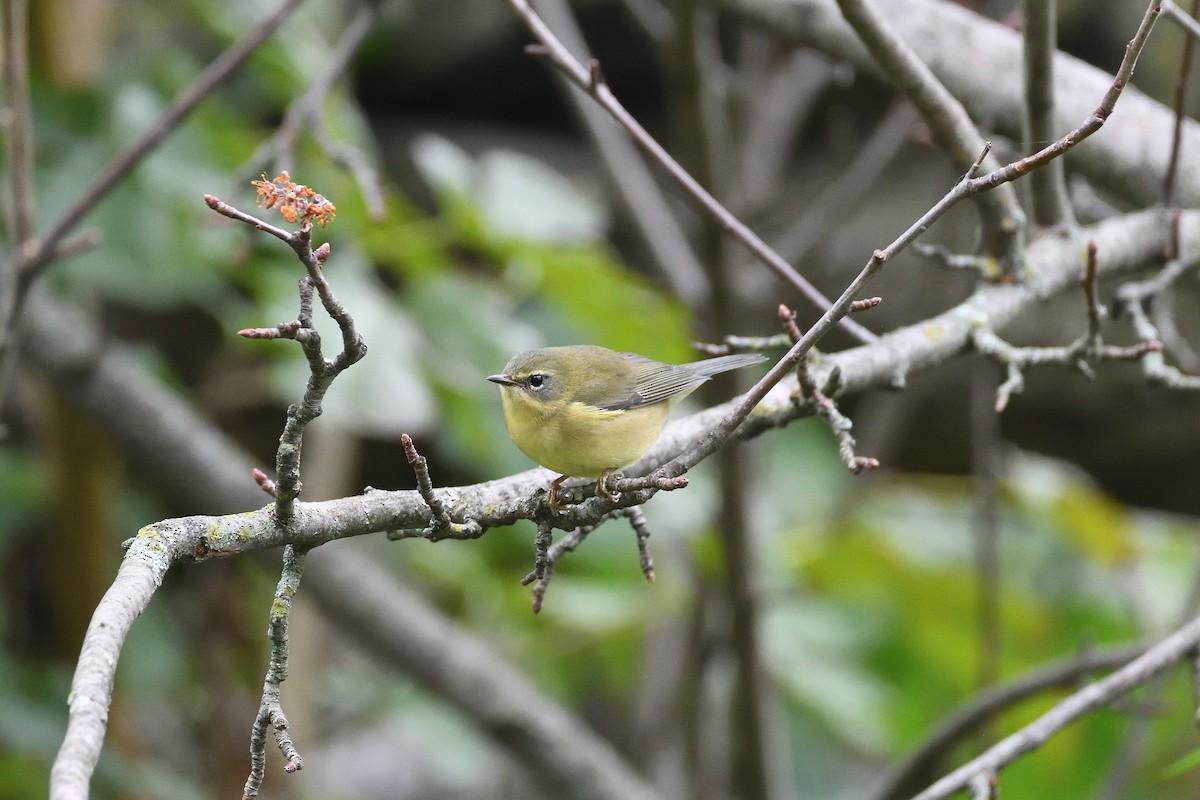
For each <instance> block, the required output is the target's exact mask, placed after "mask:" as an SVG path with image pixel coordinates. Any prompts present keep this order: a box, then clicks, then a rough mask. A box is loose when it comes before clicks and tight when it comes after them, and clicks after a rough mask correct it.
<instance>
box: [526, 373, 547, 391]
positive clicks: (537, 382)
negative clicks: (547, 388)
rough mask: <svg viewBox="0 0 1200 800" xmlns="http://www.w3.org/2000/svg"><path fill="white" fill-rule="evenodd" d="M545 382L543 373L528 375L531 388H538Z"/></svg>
mask: <svg viewBox="0 0 1200 800" xmlns="http://www.w3.org/2000/svg"><path fill="white" fill-rule="evenodd" d="M545 383H546V376H545V375H541V374H538V375H530V376H529V388H531V389H540V388H542V386H543V385H544V384H545Z"/></svg>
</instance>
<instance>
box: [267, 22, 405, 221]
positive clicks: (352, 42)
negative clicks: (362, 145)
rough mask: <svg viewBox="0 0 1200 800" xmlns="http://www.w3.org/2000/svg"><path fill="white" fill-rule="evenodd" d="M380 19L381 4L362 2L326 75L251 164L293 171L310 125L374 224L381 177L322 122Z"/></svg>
mask: <svg viewBox="0 0 1200 800" xmlns="http://www.w3.org/2000/svg"><path fill="white" fill-rule="evenodd" d="M378 16H379V4H378V3H377V2H373V1H372V0H362V2H360V3H359V5H358V10H357V11H356V12H355V13H354V16H353V17H351V18H350V21H349V22H348V23H347V24H346V28H345V30H343V31H342V34H341V37H340V38H339V39H338V41H337V42H336V43H335V44H334V45H333V47H332V48H331V49H330V50H329V53H328V58H327V59H326V61H325V63H324V65H323V67H322V70H321V73H320V74H319V75H318V76H317V77H316V78H315V79H314V80H313V81H312V82H311V83H310V84H309V85H308V88H306V89H305V90H304V92H303V93H302V94H300V96H298V97H297V98H296V99H295V100H293V101H292V103H291V105H290V106H288V109H287V111H286V112H285V113H284V115H283V120H282V121H281V122H280V123H279V127H278V128H276V129H275V133H274V134H273V135H272V136H271V137H270V138H269V139H267V140H266V141H264V142H263V143H262V144H260V145H259V146H258V149H256V150H255V152H254V155H252V156H251V157H250V158H249V159H248V162H247V163H249V164H252V165H255V166H254V168H253V169H254V171H255V173H256V174H257V172H258V170H259V169H261V168H262V167H261V165H262V164H263V162H265V161H267V160H268V159H269V160H270V161H271V165H272V166H271V167H270V169H269V171H270V172H272V173H278V172H282V171H283V170H285V169H293V168H294V162H295V146H296V138H297V137H298V136H299V134H300V130H301V128H302V127H303V125H304V123H305V121H308V123H309V126H310V132H311V133H312V135H313V138H314V139H315V140H316V141H317V143H318V144H319V145H320V146H321V148H322V149H323V150H324V151H325V153H326V155H328V156H329V157H330V159H332V160H333V161H335V162H336V163H338V164H339V165H340V166H341V167H342V168H343V169H345V170H346V171H348V172H349V173H350V174H351V175H352V176H353V177H354V179H355V181H356V182H357V183H358V186H359V191H360V192H361V193H362V196H363V199H364V200H365V202H366V206H367V212H368V214H370V216H371V217H372V218H373V219H382V218H383V215H384V208H383V192H382V189H381V188H380V185H379V175H378V173H377V172H376V170H375V169H374V168H372V167H371V166H370V164H369V163H368V162H367V159H366V158H365V157H364V156H363V155H362V153H361V152H359V151H358V150H357V149H355V148H352V147H350V146H348V145H346V144H344V143H342V142H338V141H336V140H335V139H334V137H333V136H332V135H331V134H330V133H329V130H328V128H327V126H326V125H325V123H324V121H323V120H322V118H321V106H322V105H323V104H324V103H325V100H326V98H328V96H329V94H330V92H332V91H333V87H334V86H335V85H336V84H337V82H338V81H339V80H341V79H342V76H343V74H344V73H345V71H346V69H347V67H349V66H350V61H351V59H352V58H353V57H354V54H355V53H356V52H357V51H358V48H359V47H360V46H361V45H362V43H363V41H364V40H365V39H366V37H367V34H368V33H370V32H371V29H372V28H373V27H374V25H375V21H376V19H377V18H378Z"/></svg>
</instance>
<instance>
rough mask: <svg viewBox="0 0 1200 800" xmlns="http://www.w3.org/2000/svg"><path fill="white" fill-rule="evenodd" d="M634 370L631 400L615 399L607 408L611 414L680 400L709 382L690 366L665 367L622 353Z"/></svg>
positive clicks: (658, 362) (624, 398) (643, 358)
mask: <svg viewBox="0 0 1200 800" xmlns="http://www.w3.org/2000/svg"><path fill="white" fill-rule="evenodd" d="M621 355H622V356H623V357H625V358H627V359H629V361H630V363H631V365H632V367H633V387H632V391H631V392H630V393H629V395H628V396H626V397H622V398H614V399H613V400H612V402H609V403H606V404H605V405H604V408H607V409H611V410H614V411H615V410H619V409H627V408H638V407H640V406H648V405H651V404H653V403H659V402H662V401H663V400H670V399H672V398H674V397H680V396H682V395H684V394H687V393H688V392H691V391H692V390H694V389H695V388H696V387H697V386H699V385H700V384H702V383H704V382H705V381H706V380H708V376H707V375H703V374H701V373H698V372H696V371H695V370H692V369H690V368H688V367H686V366H677V365H675V364H664V363H662V362H661V361H654V360H652V359H649V358H646V357H645V356H639V355H637V354H636V353H622V354H621Z"/></svg>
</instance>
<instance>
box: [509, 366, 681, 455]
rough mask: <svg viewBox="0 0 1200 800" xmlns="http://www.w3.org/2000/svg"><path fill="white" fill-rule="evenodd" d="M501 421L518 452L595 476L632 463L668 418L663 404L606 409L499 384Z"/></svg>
mask: <svg viewBox="0 0 1200 800" xmlns="http://www.w3.org/2000/svg"><path fill="white" fill-rule="evenodd" d="M500 398H501V404H502V405H503V407H504V425H505V427H507V428H508V435H509V436H511V437H512V440H513V442H515V443H516V445H517V447H519V448H521V452H523V453H524V454H525V455H527V456H529V457H530V458H532V459H533V460H534V461H536V462H537V463H539V464H541V465H542V466H543V467H546V468H547V469H551V470H554V471H555V472H558V473H561V474H563V475H571V476H574V477H579V478H596V477H599V475H600V473H601V472H603V471H604V470H606V469H620V468H621V467H625V466H628V465H630V464H632V463H633V462H634V461H637V460H638V459H639V458H641V457H642V456H643V455H645V453H646V451H648V450H649V449H650V448H651V447H652V446H653V445H654V443H655V441H657V440H658V434H659V433H660V432H661V431H662V427H663V424H664V423H666V421H667V412H668V407H667V403H665V402H664V403H654V404H653V405H648V406H640V407H638V408H632V409H628V410H619V411H606V410H603V409H598V408H595V407H592V406H587V405H584V404H583V403H578V402H571V401H567V400H562V401H559V402H555V403H547V402H541V401H535V400H532V399H530V398H528V397H527V396H526V395H525V394H523V393H522V392H521V390H519V389H517V388H515V387H511V386H502V387H501V391H500Z"/></svg>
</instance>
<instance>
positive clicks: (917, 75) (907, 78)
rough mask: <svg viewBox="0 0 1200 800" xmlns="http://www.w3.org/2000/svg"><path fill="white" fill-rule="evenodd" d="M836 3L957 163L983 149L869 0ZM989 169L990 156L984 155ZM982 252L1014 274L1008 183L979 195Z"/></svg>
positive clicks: (956, 105) (1021, 226) (1019, 240)
mask: <svg viewBox="0 0 1200 800" xmlns="http://www.w3.org/2000/svg"><path fill="white" fill-rule="evenodd" d="M838 7H839V8H840V9H841V10H842V15H843V16H844V17H845V18H846V21H847V22H849V23H850V26H851V27H852V28H854V31H855V33H857V34H858V36H859V38H860V39H861V40H862V42H863V44H864V45H866V47H867V50H868V51H870V53H871V56H872V57H873V58H874V59H875V60H876V61H877V62H878V63H879V65H880V67H881V68H882V69H883V70H884V72H885V74H887V76H888V77H889V78H890V79H891V80H892V81H893V82H894V83H895V84H896V86H897V88H898V89H900V91H901V92H903V93H904V95H905V96H906V97H907V98H908V99H909V101H911V102H912V104H913V105H914V106H915V107H916V109H917V111H918V112H920V114H921V118H922V119H924V120H925V123H926V124H927V125H928V126H929V129H930V132H931V133H932V134H933V136H934V138H935V139H936V140H937V141H938V143H939V144H940V145H941V147H942V148H943V149H944V150H945V151H946V153H947V155H948V156H949V157H950V160H951V163H953V164H954V166H955V167H956V168H957V169H960V170H964V169H967V167H968V165H970V164H972V161H973V160H974V159H975V158H976V156H977V154H978V153H979V152H980V151H981V150H983V149H984V140H983V137H982V136H980V135H979V131H978V130H977V129H976V128H975V123H973V122H972V121H971V118H970V116H968V114H967V111H966V109H965V108H963V106H962V104H961V103H960V102H958V100H956V99H955V98H954V96H953V95H951V94H950V92H949V91H947V90H946V87H945V86H943V85H942V83H941V81H939V80H938V79H937V77H936V76H935V75H934V74H933V71H932V70H930V69H929V67H927V66H926V65H925V64H924V62H922V61H921V59H920V58H918V57H917V55H916V53H914V52H913V51H912V49H911V48H910V47H909V46H908V45H907V44H906V43H905V42H904V40H903V39H901V38H900V37H899V36H898V35H897V34H896V33H895V31H894V30H893V28H892V27H891V26H889V25H888V23H887V22H886V21H885V20H884V19H883V17H882V16H880V14H879V12H878V11H877V10H876V8H875V6H874V4H873V3H872V2H871V0H838ZM983 163H985V164H988V169H993V168H994V165H995V159H989V160H985V161H984V162H983ZM979 211H980V216H981V222H982V224H983V231H984V233H983V248H982V249H983V252H984V254H985V255H988V256H993V257H995V258H997V259H998V260H999V262H1000V273H1001V275H1003V276H1008V277H1010V278H1011V277H1015V276H1017V275H1019V272H1020V268H1021V264H1022V261H1023V259H1024V257H1025V252H1024V251H1025V213H1024V212H1023V211H1022V210H1021V206H1020V204H1019V203H1018V202H1017V194H1016V192H1015V191H1014V190H1013V188H1012V187H1011V186H1005V187H1004V188H1002V189H1000V190H999V191H998V192H996V193H995V194H992V195H986V196H984V197H982V198H981V199H980V203H979Z"/></svg>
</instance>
